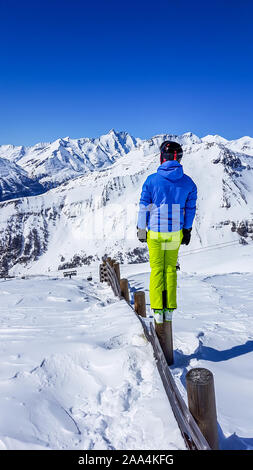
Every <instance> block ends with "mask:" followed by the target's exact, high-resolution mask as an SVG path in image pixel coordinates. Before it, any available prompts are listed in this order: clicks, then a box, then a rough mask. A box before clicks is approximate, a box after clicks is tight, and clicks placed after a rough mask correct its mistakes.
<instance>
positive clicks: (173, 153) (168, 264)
mask: <svg viewBox="0 0 253 470" xmlns="http://www.w3.org/2000/svg"><path fill="white" fill-rule="evenodd" d="M160 151H161V154H160V163H161V165H160V166H159V167H158V169H157V173H153V174H152V175H150V176H148V178H147V179H146V181H145V183H144V184H143V187H142V193H141V198H140V209H139V214H138V224H137V228H138V232H137V236H138V239H139V240H140V241H141V242H146V241H147V243H148V249H149V258H150V267H151V275H150V306H151V309H152V310H153V316H154V318H155V321H156V323H163V321H171V320H172V312H173V310H175V309H176V308H177V295H176V289H177V271H176V264H177V257H178V251H179V247H180V244H181V243H182V244H185V245H188V244H189V243H190V238H191V230H192V224H193V220H194V217H195V212H196V200H197V187H196V185H195V183H194V182H193V180H192V179H191V178H190V177H189V176H187V175H185V174H184V172H183V167H182V165H181V163H180V161H181V159H182V156H183V150H182V147H181V145H179V144H178V143H177V142H172V141H165V142H163V143H162V145H161V147H160ZM146 229H147V230H148V231H147V230H146Z"/></svg>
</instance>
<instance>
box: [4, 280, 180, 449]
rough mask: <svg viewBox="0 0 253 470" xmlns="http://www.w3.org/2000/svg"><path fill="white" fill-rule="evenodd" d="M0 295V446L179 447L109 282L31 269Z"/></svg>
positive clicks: (143, 345)
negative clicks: (31, 272) (35, 272)
mask: <svg viewBox="0 0 253 470" xmlns="http://www.w3.org/2000/svg"><path fill="white" fill-rule="evenodd" d="M0 295H1V307H0V313H1V315H0V337H1V343H0V358H1V374H0V415H1V421H0V448H1V449H184V448H185V445H184V442H183V439H182V437H181V434H180V432H179V429H178V427H177V423H176V421H175V419H174V416H173V413H172V411H171V409H170V405H169V402H168V399H167V396H166V394H165V391H164V389H163V386H162V383H161V380H160V376H159V374H158V371H157V369H156V364H155V360H154V357H153V352H152V348H151V345H150V343H148V342H147V340H146V338H145V336H144V334H143V329H142V326H141V323H140V322H139V320H138V318H137V317H136V316H135V314H134V312H133V311H132V309H130V307H129V306H128V305H127V304H126V302H125V301H123V300H122V301H119V300H117V299H116V298H115V297H114V296H113V294H112V291H111V289H110V288H109V287H104V286H102V285H99V284H98V283H97V282H96V281H93V282H90V283H89V282H88V281H86V280H83V279H82V278H81V277H80V278H78V279H75V280H66V279H64V278H62V279H57V278H48V277H47V276H44V277H42V276H41V277H36V276H35V277H32V278H30V279H15V280H6V281H4V280H2V281H0ZM154 430H155V432H154Z"/></svg>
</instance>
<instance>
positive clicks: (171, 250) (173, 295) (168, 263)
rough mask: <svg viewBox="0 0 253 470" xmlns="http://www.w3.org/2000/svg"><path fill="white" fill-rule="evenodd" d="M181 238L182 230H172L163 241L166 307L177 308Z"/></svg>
mask: <svg viewBox="0 0 253 470" xmlns="http://www.w3.org/2000/svg"><path fill="white" fill-rule="evenodd" d="M182 238H183V231H182V230H180V231H179V232H172V233H171V236H170V238H168V240H166V242H165V243H164V247H165V263H164V270H165V282H164V283H165V290H166V292H167V295H166V307H167V308H177V269H176V264H177V258H178V251H179V248H180V244H181V241H182Z"/></svg>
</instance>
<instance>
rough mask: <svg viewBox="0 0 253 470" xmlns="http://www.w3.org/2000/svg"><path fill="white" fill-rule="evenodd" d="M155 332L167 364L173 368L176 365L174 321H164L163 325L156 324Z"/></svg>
mask: <svg viewBox="0 0 253 470" xmlns="http://www.w3.org/2000/svg"><path fill="white" fill-rule="evenodd" d="M155 331H156V334H157V336H158V339H159V342H160V345H161V347H162V350H163V353H164V356H165V358H166V361H167V364H168V365H169V366H171V365H172V364H173V363H174V355H173V336H172V321H164V322H163V323H161V324H159V323H156V322H155Z"/></svg>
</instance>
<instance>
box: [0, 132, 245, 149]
mask: <svg viewBox="0 0 253 470" xmlns="http://www.w3.org/2000/svg"><path fill="white" fill-rule="evenodd" d="M112 131H114V132H115V134H121V133H126V134H128V135H129V136H130V137H134V138H135V139H138V138H139V139H141V140H143V141H145V140H149V139H153V138H155V137H157V136H163V135H175V136H176V137H181V136H183V135H186V134H193V135H195V136H196V137H198V138H199V139H203V138H205V137H207V136H209V135H210V136H212V137H216V136H218V137H221V138H222V139H225V140H227V141H228V142H231V141H234V140H239V139H243V138H249V139H253V136H250V135H242V136H240V137H237V138H234V139H227V138H226V137H224V136H222V135H220V134H205V135H202V136H200V135H197V134H195V132H191V131H186V132H182V133H181V134H174V133H172V132H164V133H160V134H152V135H151V136H148V137H146V138H141V137H139V136H138V135H133V134H132V133H130V132H128V131H125V130H117V129H115V128H112V129H110V130H109V131H108V132H106V133H103V134H100V135H97V136H95V137H94V136H92V137H89V136H87V135H86V136H80V137H71V136H70V135H66V136H64V137H62V136H60V137H56V138H55V139H54V140H50V141H49V140H48V141H38V142H34V143H32V144H28V145H26V144H22V143H21V144H12V143H1V142H0V147H3V146H13V147H26V148H27V147H28V148H29V147H34V146H35V145H38V144H43V145H46V144H52V143H54V142H56V141H57V140H65V139H70V140H80V139H90V140H92V139H99V138H100V137H102V136H104V135H108V134H110V132H112Z"/></svg>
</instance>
